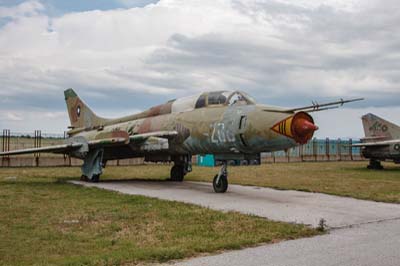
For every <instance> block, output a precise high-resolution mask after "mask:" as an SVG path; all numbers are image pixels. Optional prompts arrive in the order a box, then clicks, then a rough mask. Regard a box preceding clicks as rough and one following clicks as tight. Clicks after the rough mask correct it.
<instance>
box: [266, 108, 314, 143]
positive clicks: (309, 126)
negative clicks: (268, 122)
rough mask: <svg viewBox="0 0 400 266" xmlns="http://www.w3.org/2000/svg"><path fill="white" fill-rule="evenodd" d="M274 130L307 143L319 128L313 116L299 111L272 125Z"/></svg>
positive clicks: (298, 141) (299, 141)
mask: <svg viewBox="0 0 400 266" xmlns="http://www.w3.org/2000/svg"><path fill="white" fill-rule="evenodd" d="M272 130H273V131H275V132H277V133H279V134H281V135H284V136H286V137H289V138H292V139H294V140H295V141H296V142H297V143H299V144H306V143H307V142H308V141H309V140H310V139H311V138H312V137H313V135H314V132H315V131H316V130H318V127H317V126H316V125H315V124H314V120H313V118H312V117H311V116H310V115H309V114H307V113H305V112H299V113H296V114H295V115H293V116H290V117H288V118H286V119H284V120H282V121H280V122H278V123H277V124H275V125H274V126H273V127H272Z"/></svg>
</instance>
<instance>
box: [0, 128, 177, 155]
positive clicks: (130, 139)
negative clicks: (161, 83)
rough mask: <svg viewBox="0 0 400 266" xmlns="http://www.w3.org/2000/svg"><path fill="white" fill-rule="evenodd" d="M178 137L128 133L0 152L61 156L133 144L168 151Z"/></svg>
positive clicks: (155, 133)
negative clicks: (170, 144) (170, 141)
mask: <svg viewBox="0 0 400 266" xmlns="http://www.w3.org/2000/svg"><path fill="white" fill-rule="evenodd" d="M120 135H121V134H120ZM177 135H178V132H177V131H157V132H149V133H143V134H136V135H133V136H129V135H128V133H126V134H125V136H120V137H115V138H112V137H111V138H101V139H96V140H91V141H88V142H82V140H81V139H76V140H74V138H71V139H70V140H69V141H70V142H71V143H67V144H61V145H54V146H47V147H41V148H32V149H23V150H14V151H7V152H0V156H9V155H21V154H30V153H60V154H62V153H70V152H73V151H76V150H79V149H80V148H81V147H82V146H84V145H86V144H87V145H88V146H89V147H90V148H103V147H116V146H121V145H128V144H133V145H138V146H140V147H141V148H142V149H143V150H148V149H151V150H157V149H160V150H164V149H168V140H169V139H171V138H174V137H176V136H177ZM150 144H158V145H150ZM142 146H143V147H142ZM150 146H151V148H150ZM157 147H158V148H157Z"/></svg>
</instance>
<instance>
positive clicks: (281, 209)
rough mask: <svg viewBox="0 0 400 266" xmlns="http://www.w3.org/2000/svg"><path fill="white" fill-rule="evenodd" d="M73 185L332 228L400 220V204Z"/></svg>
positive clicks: (119, 184)
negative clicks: (321, 222) (323, 221)
mask: <svg viewBox="0 0 400 266" xmlns="http://www.w3.org/2000/svg"><path fill="white" fill-rule="evenodd" d="M73 183H74V184H80V185H84V186H90V187H98V188H103V189H108V190H114V191H119V192H121V193H126V194H131V195H144V196H149V197H155V198H159V199H166V200H176V201H181V202H186V203H192V204H197V205H201V206H205V207H209V208H211V209H216V210H223V211H227V210H232V211H238V212H242V213H247V214H254V215H257V216H260V217H266V218H268V219H272V220H277V221H285V222H295V223H302V224H308V225H312V226H317V225H318V223H319V221H320V219H321V218H323V219H325V220H326V223H327V225H328V226H329V227H331V228H339V227H346V226H350V225H355V224H363V223H369V222H374V221H381V220H388V219H394V218H400V205H399V204H387V203H378V202H372V201H365V200H356V199H352V198H344V197H337V196H330V195H326V194H321V193H308V192H300V191H282V190H275V189H270V188H260V187H247V186H239V185H230V186H229V190H228V192H227V193H225V194H217V193H214V191H213V189H212V184H209V183H200V182H183V183H176V182H166V181H106V182H100V183H85V182H80V181H73ZM399 265H400V263H399Z"/></svg>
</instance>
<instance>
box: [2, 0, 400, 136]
mask: <svg viewBox="0 0 400 266" xmlns="http://www.w3.org/2000/svg"><path fill="white" fill-rule="evenodd" d="M121 1H125V2H126V4H127V6H131V5H130V4H134V5H135V3H134V2H135V1H130V0H121ZM140 2H141V3H142V2H143V3H142V4H140V5H141V6H144V7H143V8H129V9H116V10H108V11H99V10H96V11H87V12H74V13H68V14H65V15H62V16H59V17H50V16H48V15H47V13H46V10H45V9H44V6H43V5H42V4H41V3H40V2H38V1H28V2H25V3H22V4H20V5H18V6H15V7H0V18H4V17H7V18H9V19H11V20H10V21H9V22H8V23H7V24H5V25H4V26H2V27H0V84H1V86H0V97H1V98H2V99H1V100H0V102H1V103H2V104H7V105H6V106H9V107H10V106H11V107H12V109H17V108H19V107H20V108H22V107H24V108H26V109H27V112H29V108H31V109H32V110H33V109H34V108H37V104H35V103H34V102H32V101H33V100H32V101H30V99H33V98H34V99H36V100H37V97H38V95H43V96H46V97H47V98H46V99H49V101H53V102H56V98H54V97H59V98H62V91H63V90H64V89H65V88H68V87H74V88H76V89H77V90H78V91H79V90H81V91H82V90H84V91H85V95H86V96H89V95H91V96H90V97H92V96H93V95H94V96H93V97H95V98H96V97H98V96H99V95H100V96H104V95H108V97H110V98H112V97H113V96H114V95H117V92H118V96H114V97H121V98H119V99H120V100H121V102H127V99H124V98H123V96H121V95H124V93H123V91H125V92H130V93H137V94H152V95H154V96H158V95H164V97H165V100H167V99H170V98H174V97H175V96H183V95H188V94H192V93H195V92H198V91H200V90H204V89H206V90H211V89H241V90H245V91H249V92H250V93H252V94H254V95H255V96H256V98H258V99H260V101H262V102H264V103H272V104H280V105H284V106H289V105H292V106H293V105H303V104H304V103H307V102H309V100H312V99H314V100H315V99H319V98H327V97H330V98H338V97H350V96H366V97H367V98H368V101H366V103H365V104H364V106H372V105H374V106H385V105H395V106H399V103H398V99H400V87H399V81H400V78H399V77H400V63H399V62H400V61H399V59H400V52H399V49H398V47H399V45H400V34H399V33H398V32H399V31H398V30H397V27H398V25H399V23H400V12H398V11H397V9H395V8H394V6H395V5H396V4H397V2H396V1H394V0H390V1H385V4H382V2H380V1H377V0H373V1H368V3H366V2H367V1H361V0H350V1H346V0H320V1H315V0H299V1H295V2H294V1H289V0H268V1H267V0H265V1H263V0H161V1H159V2H157V3H155V4H150V5H146V3H147V2H155V1H147V0H146V1H140ZM136 4H137V2H136ZM135 6H136V5H135ZM113 92H115V93H113ZM21 96H23V97H21ZM396 98H397V101H396ZM4 99H7V100H4ZM22 99H23V100H22ZM96 99H97V98H96ZM158 99H159V98H158ZM134 100H135V99H132V106H129V108H127V109H143V108H145V107H146V106H145V105H146V104H147V105H151V104H158V103H159V102H146V103H144V102H139V103H138V102H135V101H134ZM57 102H58V100H57ZM116 102H117V101H116ZM11 107H10V108H11ZM113 107H118V108H120V106H118V105H116V104H115V103H114V105H112V106H107V107H104V108H103V110H106V109H107V110H108V109H109V108H113ZM2 108H3V109H4V106H3V107H2ZM51 108H54V107H51ZM62 108H64V106H62ZM62 108H61V107H60V108H58V109H57V110H55V111H57V112H60V111H61V110H62ZM6 110H7V109H6ZM35 110H36V109H35ZM53 111H54V110H53ZM99 111H100V112H102V110H99ZM42 112H45V110H43V111H42ZM117 112H120V110H118V111H117ZM332 112H333V111H332ZM361 112H362V111H361ZM337 114H338V115H339V112H338V113H337ZM20 115H21V116H22V117H24V120H23V121H19V122H20V124H17V123H14V124H13V126H18V127H19V128H21V129H23V127H24V124H23V123H24V122H26V121H27V119H28V118H25V115H26V114H25V113H23V114H20ZM28 116H29V115H28ZM45 117H46V116H45ZM48 120H49V121H50V120H51V117H48ZM64 124H65V125H64V127H66V126H67V122H65V119H64ZM26 125H28V124H27V123H26ZM43 126H45V125H43ZM326 126H327V128H331V127H332V126H329V125H326ZM26 128H28V126H26ZM48 128H51V125H48ZM352 128H353V129H354V128H355V126H353V125H352ZM54 129H57V130H59V128H58V127H54ZM353 132H356V131H354V130H353ZM326 134H327V133H326Z"/></svg>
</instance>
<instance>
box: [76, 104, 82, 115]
mask: <svg viewBox="0 0 400 266" xmlns="http://www.w3.org/2000/svg"><path fill="white" fill-rule="evenodd" d="M76 115H77V116H78V117H80V116H81V107H80V106H79V105H78V107H77V108H76Z"/></svg>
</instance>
